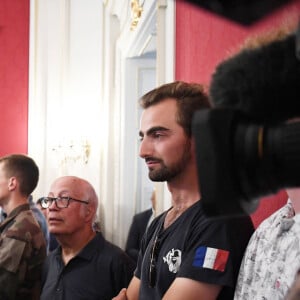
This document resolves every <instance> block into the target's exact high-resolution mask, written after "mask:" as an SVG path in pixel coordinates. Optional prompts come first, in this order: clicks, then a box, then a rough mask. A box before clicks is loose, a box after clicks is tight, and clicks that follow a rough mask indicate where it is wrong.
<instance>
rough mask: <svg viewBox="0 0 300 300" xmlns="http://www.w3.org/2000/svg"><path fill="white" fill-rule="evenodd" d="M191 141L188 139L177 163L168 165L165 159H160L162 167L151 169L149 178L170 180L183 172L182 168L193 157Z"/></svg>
mask: <svg viewBox="0 0 300 300" xmlns="http://www.w3.org/2000/svg"><path fill="white" fill-rule="evenodd" d="M190 150H191V142H190V141H189V140H187V142H186V144H185V147H184V150H183V154H182V156H181V158H180V160H178V161H177V162H176V163H174V164H173V165H170V166H166V165H165V164H164V162H163V160H158V159H156V161H159V162H160V163H161V167H160V168H159V169H156V170H149V173H148V175H149V178H150V179H151V180H152V181H170V180H171V179H173V178H174V177H176V176H177V175H178V174H180V173H181V172H182V170H183V169H184V168H185V167H186V165H187V163H188V161H189V160H190V158H191V153H190Z"/></svg>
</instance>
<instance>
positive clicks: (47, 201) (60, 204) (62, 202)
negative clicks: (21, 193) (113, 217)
mask: <svg viewBox="0 0 300 300" xmlns="http://www.w3.org/2000/svg"><path fill="white" fill-rule="evenodd" d="M53 201H54V202H55V205H56V207H57V208H67V207H68V206H69V204H70V201H75V202H80V203H84V204H89V202H88V201H85V200H78V199H74V198H71V197H57V198H53V197H42V198H40V199H39V200H38V201H37V202H38V203H39V204H40V205H41V207H42V208H48V207H50V206H51V204H52V202H53Z"/></svg>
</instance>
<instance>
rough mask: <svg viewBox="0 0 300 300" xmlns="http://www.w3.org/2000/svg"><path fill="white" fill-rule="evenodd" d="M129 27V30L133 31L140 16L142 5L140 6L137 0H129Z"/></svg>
mask: <svg viewBox="0 0 300 300" xmlns="http://www.w3.org/2000/svg"><path fill="white" fill-rule="evenodd" d="M130 7H131V26H130V30H134V29H135V28H136V27H137V25H138V22H139V20H140V18H141V16H142V11H143V4H142V5H140V3H139V0H131V2H130Z"/></svg>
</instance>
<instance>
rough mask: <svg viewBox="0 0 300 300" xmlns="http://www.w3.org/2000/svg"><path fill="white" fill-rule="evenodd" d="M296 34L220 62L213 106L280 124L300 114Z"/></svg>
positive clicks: (212, 91) (212, 87) (213, 87)
mask: <svg viewBox="0 0 300 300" xmlns="http://www.w3.org/2000/svg"><path fill="white" fill-rule="evenodd" d="M295 37H296V35H295V34H291V35H289V36H287V37H286V38H285V39H283V40H280V41H274V42H272V43H270V44H268V45H264V46H261V47H259V48H256V49H245V50H242V51H241V52H240V53H239V54H236V55H235V56H233V57H231V58H229V59H227V60H225V61H223V62H222V63H220V64H219V65H218V66H217V67H216V70H215V72H214V74H213V77H212V81H211V85H210V91H209V94H210V98H211V101H212V103H213V105H214V107H230V108H235V109H238V110H241V111H243V112H245V113H246V114H247V115H248V116H249V117H251V118H254V119H255V120H257V121H258V122H268V123H277V122H281V121H284V120H287V119H290V118H293V117H297V116H300V105H299V104H300V60H299V59H297V57H296V46H295V43H296V42H295Z"/></svg>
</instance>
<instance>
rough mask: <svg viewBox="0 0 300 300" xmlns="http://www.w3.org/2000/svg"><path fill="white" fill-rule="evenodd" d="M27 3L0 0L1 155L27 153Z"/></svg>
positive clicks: (27, 0)
mask: <svg viewBox="0 0 300 300" xmlns="http://www.w3.org/2000/svg"><path fill="white" fill-rule="evenodd" d="M28 60H29V0H0V112H1V115H0V139H1V142H0V155H5V154H9V153H17V152H18V153H27V137H28V134H27V130H28V126H27V124H28V65H29V63H28Z"/></svg>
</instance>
